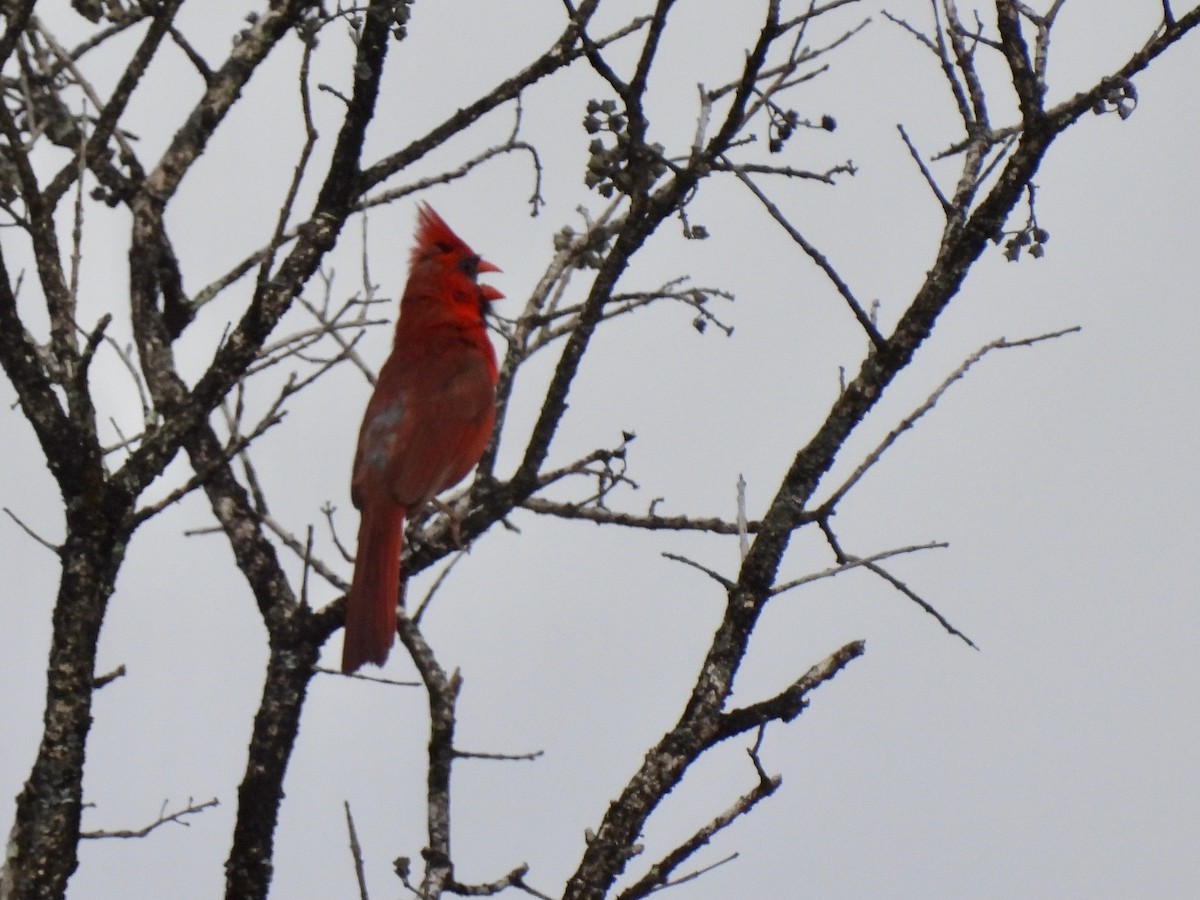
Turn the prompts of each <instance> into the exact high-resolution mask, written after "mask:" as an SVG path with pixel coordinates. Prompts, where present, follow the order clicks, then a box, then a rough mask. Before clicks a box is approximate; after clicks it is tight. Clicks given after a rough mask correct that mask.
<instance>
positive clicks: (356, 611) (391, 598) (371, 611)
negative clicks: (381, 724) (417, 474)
mask: <svg viewBox="0 0 1200 900" xmlns="http://www.w3.org/2000/svg"><path fill="white" fill-rule="evenodd" d="M403 534H404V509H403V508H401V507H397V506H392V505H391V504H381V503H369V502H368V503H364V504H363V507H362V520H361V521H360V522H359V525H358V557H357V558H356V559H355V561H354V580H353V582H352V583H351V585H350V593H349V594H347V595H346V636H345V643H344V644H343V646H342V671H343V672H345V673H346V674H350V673H351V672H353V671H355V670H356V669H357V668H358V667H359V666H361V665H362V664H363V663H368V662H369V663H374V664H375V665H377V666H382V665H383V664H384V662H385V661H386V660H387V657H388V651H390V650H391V649H392V642H393V641H394V640H395V637H396V602H397V600H398V599H399V598H398V594H399V589H400V547H401V542H402V541H403Z"/></svg>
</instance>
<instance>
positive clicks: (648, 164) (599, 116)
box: [583, 100, 667, 197]
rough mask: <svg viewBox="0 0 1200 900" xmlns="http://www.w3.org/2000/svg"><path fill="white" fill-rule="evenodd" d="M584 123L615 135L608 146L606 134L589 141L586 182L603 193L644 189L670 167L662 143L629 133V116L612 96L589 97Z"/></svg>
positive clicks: (595, 130) (591, 131)
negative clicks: (609, 97) (651, 142)
mask: <svg viewBox="0 0 1200 900" xmlns="http://www.w3.org/2000/svg"><path fill="white" fill-rule="evenodd" d="M583 127H584V129H585V130H586V131H587V133H588V134H595V135H602V134H604V133H605V132H607V133H608V134H610V135H612V137H613V138H614V141H613V143H612V145H611V146H607V145H606V143H605V139H604V138H603V137H596V138H595V139H594V140H593V141H592V142H591V143H590V144H589V145H588V154H589V156H588V161H587V174H586V175H585V176H584V179H583V180H584V183H585V184H586V185H587V186H588V187H590V188H595V190H596V191H597V193H599V194H600V196H602V197H611V196H612V194H613V191H620V192H621V193H622V194H629V195H633V194H636V193H639V192H644V191H646V190H648V189H649V187H650V185H651V184H653V183H654V182H655V180H657V179H658V178H660V177H661V176H662V175H663V173H665V172H666V171H667V163H666V160H665V159H664V158H663V147H662V145H661V144H644V143H641V142H640V141H635V140H633V139H632V138H631V136H630V134H629V118H628V117H627V116H625V115H622V114H621V113H619V112H617V104H616V102H615V101H613V100H589V101H588V104H587V115H586V116H585V117H584V120H583Z"/></svg>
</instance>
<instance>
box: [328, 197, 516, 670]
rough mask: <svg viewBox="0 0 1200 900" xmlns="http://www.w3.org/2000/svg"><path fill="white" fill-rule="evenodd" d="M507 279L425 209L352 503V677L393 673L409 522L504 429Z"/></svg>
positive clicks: (366, 424) (370, 410) (362, 438)
mask: <svg viewBox="0 0 1200 900" xmlns="http://www.w3.org/2000/svg"><path fill="white" fill-rule="evenodd" d="M499 271H500V270H499V269H498V268H497V267H496V266H494V265H492V264H491V263H490V262H487V261H485V260H483V259H480V257H479V255H478V254H476V253H475V251H473V250H472V249H471V248H470V247H468V246H467V245H466V244H465V243H463V241H462V239H461V238H459V237H458V235H456V234H455V233H454V232H453V231H451V230H450V228H449V226H447V225H446V223H445V222H443V221H442V219H441V217H440V216H439V215H438V214H437V213H435V212H434V211H433V210H432V209H431V208H430V207H429V206H427V205H425V204H422V205H421V206H420V208H419V209H418V212H417V234H416V246H415V247H414V248H413V251H412V257H411V260H410V262H409V273H408V284H407V285H406V286H405V288H404V296H403V297H402V298H401V300H400V317H399V320H398V321H397V323H396V337H395V340H394V341H393V344H392V353H391V355H390V356H389V357H388V359H387V362H385V363H384V364H383V368H382V369H381V370H380V372H379V378H378V379H377V380H376V382H375V393H373V394H372V395H371V400H370V402H368V403H367V411H366V413H365V414H364V415H363V422H362V428H361V429H360V430H359V433H358V452H357V453H356V454H355V457H354V475H353V478H352V480H351V487H350V496H351V499H353V501H354V505H355V506H356V507H357V508H358V510H359V512H360V513H361V515H362V519H361V521H360V522H359V526H358V555H357V557H356V558H355V561H354V579H353V581H352V583H351V586H350V593H349V594H347V596H346V639H345V644H344V646H343V649H342V671H343V672H346V673H350V672H353V671H355V670H356V669H357V668H358V667H359V666H361V665H362V664H363V663H367V662H370V663H374V664H375V665H383V663H384V661H385V660H386V659H387V656H388V652H389V651H390V650H391V649H392V641H393V639H394V637H395V634H396V603H397V601H398V599H399V598H398V594H399V586H400V548H401V542H402V535H403V529H404V519H405V516H407V515H409V514H411V513H414V512H416V511H417V510H419V509H420V508H421V507H422V506H424V505H425V504H426V503H428V502H429V501H430V500H432V499H433V498H434V497H436V496H437V495H438V494H439V493H441V492H442V491H444V490H446V489H447V488H449V487H452V486H454V485H456V484H458V482H460V481H462V479H463V478H464V477H466V474H467V473H468V472H470V471H471V469H472V468H473V467H474V466H475V464H476V463H477V462H479V457H480V456H482V455H483V450H484V447H485V446H486V445H487V442H488V438H489V437H491V434H492V426H493V425H494V424H495V420H496V406H495V399H496V354H495V351H494V350H493V349H492V344H491V341H489V340H488V336H487V331H486V329H485V327H484V321H483V315H484V310H485V309H486V308H487V305H488V303H490V302H491V301H493V300H498V299H500V298H501V297H502V296H504V295H503V294H501V293H500V292H499V291H498V290H496V289H495V288H494V287H492V286H491V285H487V284H479V283H478V282H477V280H476V279H477V276H478V275H479V274H480V273H481V272H499Z"/></svg>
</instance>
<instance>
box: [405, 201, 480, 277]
mask: <svg viewBox="0 0 1200 900" xmlns="http://www.w3.org/2000/svg"><path fill="white" fill-rule="evenodd" d="M438 253H454V254H456V255H461V256H463V257H464V258H466V257H477V256H478V254H477V253H476V252H475V251H474V250H472V249H471V248H470V247H468V246H467V244H466V242H464V241H463V239H462V238H460V237H459V236H458V235H457V234H455V233H454V232H453V231H451V230H450V226H449V225H447V224H446V223H445V221H443V220H442V217H441V216H439V215H438V214H437V213H435V212H434V211H433V207H431V206H430V205H429V204H428V203H422V204H420V206H418V207H417V244H416V246H415V247H413V251H412V262H413V263H414V264H415V263H416V262H417V261H418V260H420V259H423V258H425V257H428V256H433V255H435V254H438Z"/></svg>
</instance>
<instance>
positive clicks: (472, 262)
mask: <svg viewBox="0 0 1200 900" xmlns="http://www.w3.org/2000/svg"><path fill="white" fill-rule="evenodd" d="M458 270H459V271H460V272H462V273H463V274H464V275H466V276H467V277H468V278H470V279H471V280H472V281H474V280H475V279H476V278H478V277H479V257H478V256H464V257H463V258H462V259H460V260H459V261H458Z"/></svg>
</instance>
